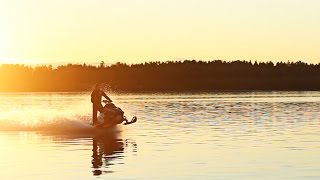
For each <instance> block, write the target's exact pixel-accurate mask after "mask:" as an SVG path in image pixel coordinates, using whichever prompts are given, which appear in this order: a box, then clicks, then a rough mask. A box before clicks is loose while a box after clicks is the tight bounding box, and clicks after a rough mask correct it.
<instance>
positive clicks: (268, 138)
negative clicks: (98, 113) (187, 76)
mask: <svg viewBox="0 0 320 180" xmlns="http://www.w3.org/2000/svg"><path fill="white" fill-rule="evenodd" d="M110 97H111V98H112V99H113V100H114V102H115V104H116V105H117V106H119V107H121V108H122V109H123V110H124V111H125V115H126V116H127V117H129V118H131V117H132V116H138V122H137V123H135V124H132V125H128V126H119V127H117V128H115V129H113V130H109V131H102V132H101V131H96V130H94V129H93V128H92V126H91V125H90V123H91V111H92V109H91V102H90V93H2V94H0V159H1V163H0V177H1V179H3V178H2V177H6V178H5V179H19V178H21V179H22V178H23V179H61V178H65V179H96V178H99V177H103V178H108V177H110V178H119V179H216V178H218V179H270V178H273V179H309V178H314V179H318V178H320V151H319V149H320V123H319V119H320V113H319V112H320V108H319V103H320V92H226V93H185V94H176V93H172V94H110Z"/></svg>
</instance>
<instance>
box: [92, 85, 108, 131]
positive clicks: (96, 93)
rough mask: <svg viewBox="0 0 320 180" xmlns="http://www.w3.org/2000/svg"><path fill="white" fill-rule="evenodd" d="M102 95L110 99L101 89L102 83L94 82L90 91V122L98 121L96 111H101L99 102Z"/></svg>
mask: <svg viewBox="0 0 320 180" xmlns="http://www.w3.org/2000/svg"><path fill="white" fill-rule="evenodd" d="M102 96H103V97H105V98H106V99H107V100H108V101H110V102H112V100H111V99H110V98H109V97H108V96H107V95H106V93H105V92H103V91H102V84H96V85H95V88H94V90H93V91H92V93H91V102H92V104H93V106H92V124H93V125H95V124H96V123H97V121H98V117H97V115H98V111H99V112H100V113H101V112H102V111H103V106H102V104H101V99H102Z"/></svg>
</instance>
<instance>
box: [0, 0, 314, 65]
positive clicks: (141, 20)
mask: <svg viewBox="0 0 320 180" xmlns="http://www.w3.org/2000/svg"><path fill="white" fill-rule="evenodd" d="M179 59H197V60H213V59H223V60H235V59H246V60H260V61H267V60H275V61H280V60H283V61H287V60H292V61H296V60H304V61H306V62H313V63H318V62H320V0H0V63H8V62H20V63H59V62H72V63H84V62H86V63H97V62H100V61H102V60H103V61H105V62H107V63H113V62H116V61H122V62H127V63H136V62H143V61H156V60H159V61H166V60H179Z"/></svg>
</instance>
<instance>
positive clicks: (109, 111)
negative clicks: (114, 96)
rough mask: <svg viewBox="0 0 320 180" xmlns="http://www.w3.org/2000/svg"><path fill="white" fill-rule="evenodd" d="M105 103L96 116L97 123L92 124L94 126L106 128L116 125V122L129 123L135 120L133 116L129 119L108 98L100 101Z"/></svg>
mask: <svg viewBox="0 0 320 180" xmlns="http://www.w3.org/2000/svg"><path fill="white" fill-rule="evenodd" d="M102 102H104V103H105V105H104V107H103V111H102V112H101V113H100V114H99V116H98V124H97V125H94V127H96V128H108V127H112V126H116V125H117V124H122V123H123V122H124V123H123V125H129V124H132V123H135V122H137V120H138V119H137V117H136V116H134V117H133V118H132V119H131V120H130V121H129V120H128V119H127V117H126V116H124V112H123V111H122V109H120V108H119V107H117V106H115V105H114V104H113V103H112V102H110V101H108V100H104V101H102Z"/></svg>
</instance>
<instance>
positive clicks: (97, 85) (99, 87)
mask: <svg viewBox="0 0 320 180" xmlns="http://www.w3.org/2000/svg"><path fill="white" fill-rule="evenodd" d="M94 88H95V89H100V90H101V88H102V83H97V84H96V85H95V86H94Z"/></svg>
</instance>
